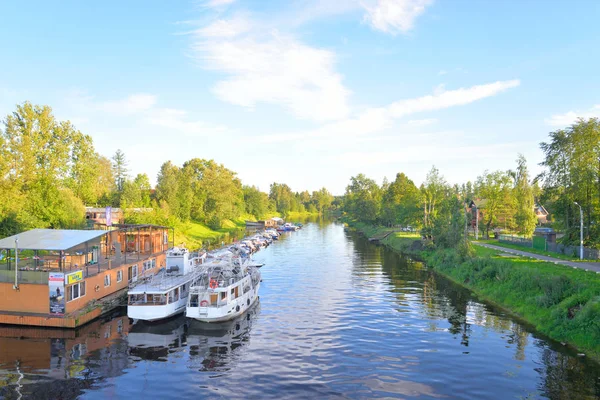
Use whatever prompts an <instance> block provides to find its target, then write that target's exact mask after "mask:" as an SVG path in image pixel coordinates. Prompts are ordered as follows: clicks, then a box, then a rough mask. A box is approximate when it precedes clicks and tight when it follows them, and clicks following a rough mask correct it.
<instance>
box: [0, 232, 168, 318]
mask: <svg viewBox="0 0 600 400" xmlns="http://www.w3.org/2000/svg"><path fill="white" fill-rule="evenodd" d="M106 228H107V227H106ZM170 229H172V228H168V227H163V226H156V225H126V226H122V227H118V228H113V229H112V230H70V229H33V230H30V231H26V232H22V233H20V234H18V235H14V236H11V237H7V238H4V239H1V240H0V255H2V257H0V259H1V260H2V261H0V324H13V325H29V326H43V327H60V328H76V327H78V326H81V325H83V324H85V323H87V322H89V321H91V320H93V319H95V318H97V317H99V316H100V315H102V314H104V313H106V312H108V311H110V310H112V309H114V308H115V307H117V306H119V305H120V304H122V302H123V300H122V297H124V296H126V292H127V289H128V287H129V283H133V282H136V281H137V280H138V279H143V278H144V277H146V276H151V275H154V274H155V273H156V272H157V271H158V270H159V269H160V268H161V267H164V265H165V262H166V251H167V249H168V248H169V230H170Z"/></svg>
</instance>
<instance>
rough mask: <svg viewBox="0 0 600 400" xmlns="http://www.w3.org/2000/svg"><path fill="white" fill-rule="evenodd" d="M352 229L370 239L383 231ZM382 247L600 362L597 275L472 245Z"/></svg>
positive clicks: (392, 240)
mask: <svg viewBox="0 0 600 400" xmlns="http://www.w3.org/2000/svg"><path fill="white" fill-rule="evenodd" d="M354 227H355V228H356V229H357V230H359V231H361V232H364V233H365V234H366V235H369V236H372V235H375V234H377V233H382V232H383V231H384V229H385V228H374V227H368V229H365V230H363V229H362V227H361V226H360V225H356V224H354ZM384 244H386V245H387V246H389V247H391V248H393V249H394V250H396V251H399V252H403V253H408V254H411V255H413V256H417V257H419V258H421V259H423V260H424V261H425V262H426V263H427V265H428V266H430V267H431V268H433V269H434V270H436V271H437V272H439V273H441V274H442V275H444V276H446V277H448V278H449V279H451V280H453V281H454V282H457V283H458V284H460V285H462V286H465V287H467V288H469V289H470V290H472V291H473V292H474V293H476V294H477V295H478V296H480V297H481V298H484V299H486V300H487V301H489V302H491V303H494V304H496V305H498V306H500V307H502V308H504V309H506V310H507V311H509V312H511V313H513V314H514V315H516V316H518V317H519V318H522V319H523V320H525V321H527V322H529V323H530V324H532V325H533V326H535V327H536V329H537V330H538V331H539V332H541V333H543V334H545V335H547V336H548V337H550V338H552V339H554V340H557V341H560V342H565V343H569V344H570V345H572V346H574V347H575V348H577V349H578V350H579V351H581V352H584V353H586V354H587V355H589V356H591V357H593V358H596V359H600V275H598V274H596V273H594V272H588V271H585V270H580V269H573V268H567V267H564V266H560V265H555V264H553V263H549V262H543V261H539V260H534V259H530V258H526V257H505V256H502V255H501V254H502V253H503V252H501V251H496V250H492V249H486V248H483V247H480V246H474V249H473V251H474V254H473V255H472V256H464V257H463V256H461V255H459V253H458V252H457V251H456V250H452V249H450V250H448V249H446V250H436V249H433V248H428V249H426V248H424V247H423V245H422V244H421V241H420V240H419V238H418V237H414V236H413V237H411V236H408V235H407V234H405V233H396V234H392V235H390V236H388V237H387V238H386V239H385V240H384Z"/></svg>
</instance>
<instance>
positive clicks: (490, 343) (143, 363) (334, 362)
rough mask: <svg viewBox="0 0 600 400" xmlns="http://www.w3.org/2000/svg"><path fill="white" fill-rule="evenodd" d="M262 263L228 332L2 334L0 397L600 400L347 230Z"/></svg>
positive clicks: (299, 238)
mask: <svg viewBox="0 0 600 400" xmlns="http://www.w3.org/2000/svg"><path fill="white" fill-rule="evenodd" d="M257 261H259V262H264V263H265V266H264V267H263V269H262V271H261V272H262V274H263V284H262V285H261V298H260V303H259V304H258V305H257V307H256V308H254V309H253V310H252V311H251V312H250V313H249V314H246V315H244V316H242V318H241V319H238V320H236V321H233V322H230V323H226V324H219V325H213V324H201V323H198V322H196V321H189V320H186V319H185V318H183V317H180V318H174V319H171V320H168V321H165V322H163V323H153V324H144V323H135V324H133V325H130V321H129V320H128V319H127V318H125V317H124V316H122V315H116V316H115V317H114V318H113V319H107V320H104V321H96V322H94V323H93V324H91V325H88V326H85V327H83V329H80V330H78V331H59V330H56V331H55V330H53V331H46V330H35V329H33V330H23V329H21V328H18V329H16V330H11V329H12V328H10V329H9V328H6V329H3V328H1V327H0V329H3V330H0V363H1V364H2V365H0V382H1V383H0V386H1V388H0V397H5V398H9V399H13V398H14V399H16V398H19V396H20V395H23V397H24V398H28V397H29V398H42V399H45V398H47V399H58V398H62V399H71V398H76V397H81V398H86V399H105V398H116V397H118V398H136V399H137V398H144V399H154V398H157V399H168V398H197V397H202V398H205V397H206V398H248V397H249V398H261V399H262V398H276V399H279V398H294V399H296V398H312V399H314V398H319V399H320V398H336V399H337V398H351V399H371V398H384V397H385V398H452V399H454V398H469V399H470V398H477V399H479V398H482V399H483V398H485V399H488V398H489V399H510V398H551V399H560V398H569V399H580V398H583V399H587V398H589V399H592V398H596V397H597V396H599V395H600V388H599V387H598V386H599V384H600V380H599V379H598V377H599V376H600V368H599V366H598V364H596V363H594V362H592V361H590V360H587V359H586V358H581V357H578V356H577V354H576V353H575V352H573V351H571V350H569V349H568V348H566V347H565V346H562V345H561V344H560V343H556V342H553V341H550V340H547V338H544V337H542V336H540V335H538V334H535V333H532V332H534V330H533V329H532V328H531V327H529V326H528V325H527V324H523V323H522V321H519V320H517V319H515V318H512V317H511V316H509V315H506V313H505V312H503V311H502V310H499V309H496V308H494V307H491V306H490V305H488V304H486V303H484V302H481V301H480V300H479V299H478V298H477V297H475V296H473V295H472V294H471V293H470V292H469V291H467V290H465V289H464V288H462V287H460V286H458V285H456V284H454V283H453V282H451V281H448V280H447V279H444V278H442V277H440V276H438V275H436V274H435V273H434V272H433V271H432V270H431V269H429V268H427V267H426V266H425V265H423V264H422V263H420V262H418V261H414V260H411V259H409V258H406V257H402V256H399V255H398V254H396V253H394V252H391V251H389V250H387V249H386V248H384V247H382V246H374V245H373V244H370V243H368V241H367V240H365V239H364V238H362V237H360V236H357V235H354V234H351V233H347V232H344V230H343V228H342V226H341V225H338V224H331V223H328V222H326V221H324V220H322V219H319V220H318V221H317V222H309V223H307V224H305V227H304V228H303V229H302V230H301V231H298V232H290V233H287V234H285V235H284V236H283V237H282V240H280V241H279V242H277V243H275V244H273V245H272V246H270V247H269V248H268V249H266V250H265V251H261V252H259V253H258V254H257ZM23 336H24V337H23Z"/></svg>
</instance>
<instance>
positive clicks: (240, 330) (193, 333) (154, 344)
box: [127, 300, 260, 371]
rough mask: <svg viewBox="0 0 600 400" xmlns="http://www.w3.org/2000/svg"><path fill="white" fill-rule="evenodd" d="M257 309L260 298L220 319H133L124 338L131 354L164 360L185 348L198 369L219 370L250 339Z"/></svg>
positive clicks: (144, 358) (136, 356) (142, 357)
mask: <svg viewBox="0 0 600 400" xmlns="http://www.w3.org/2000/svg"><path fill="white" fill-rule="evenodd" d="M259 312H260V300H259V301H258V302H256V304H255V305H254V306H253V307H252V308H251V309H249V310H248V312H246V313H245V314H244V315H241V316H240V317H238V318H236V319H234V320H232V321H227V322H222V323H204V322H199V321H195V320H191V319H188V318H186V317H185V316H180V317H176V318H173V319H170V320H168V321H164V322H162V323H158V324H157V323H148V322H144V321H137V322H136V323H135V324H134V325H132V326H131V327H130V331H129V335H128V338H127V341H128V343H129V354H130V356H131V357H132V358H133V360H134V361H136V360H135V358H138V360H137V361H140V360H151V361H167V359H168V356H169V354H171V353H177V352H181V351H183V350H184V349H185V348H187V351H188V352H189V355H190V361H191V362H192V365H193V364H194V363H198V368H199V369H200V370H202V371H223V370H227V369H228V367H227V366H228V365H229V364H230V363H231V362H232V361H233V360H235V358H236V355H237V352H238V348H240V347H241V346H243V345H244V344H246V343H247V342H248V341H249V339H250V330H251V328H252V324H253V322H254V321H255V320H256V318H257V316H258V314H259Z"/></svg>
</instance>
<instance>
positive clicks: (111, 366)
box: [0, 313, 129, 399]
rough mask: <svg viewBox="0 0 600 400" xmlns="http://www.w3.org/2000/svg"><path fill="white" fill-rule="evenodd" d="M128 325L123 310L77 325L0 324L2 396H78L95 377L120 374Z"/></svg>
mask: <svg viewBox="0 0 600 400" xmlns="http://www.w3.org/2000/svg"><path fill="white" fill-rule="evenodd" d="M128 326H129V319H128V318H127V317H126V316H124V315H123V314H122V313H116V314H111V315H109V316H107V317H106V318H103V319H99V320H96V321H94V322H92V323H90V324H87V325H85V326H83V327H81V328H79V329H76V330H61V329H44V328H33V327H19V326H1V325H0V395H1V396H2V397H4V398H7V399H12V398H22V397H25V398H27V397H32V398H39V399H56V398H76V397H77V396H78V395H80V394H81V393H82V390H83V389H86V388H89V387H92V386H93V385H94V384H95V383H96V381H97V380H98V379H106V378H109V377H114V376H118V375H121V374H123V371H124V370H125V368H127V366H128V364H129V360H128V358H127V352H126V351H125V352H124V351H123V346H122V342H120V340H121V339H123V338H125V337H126V336H127V330H128ZM107 360H110V362H106V361H107Z"/></svg>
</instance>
